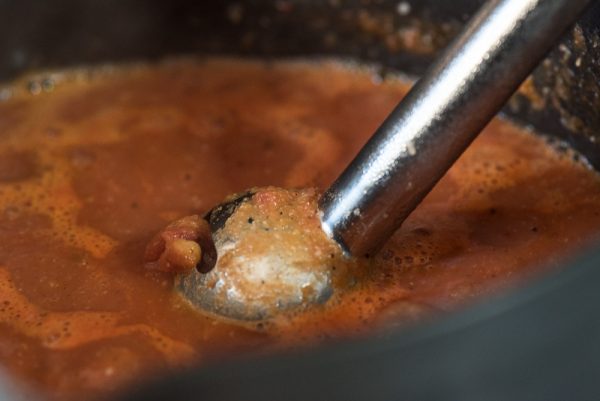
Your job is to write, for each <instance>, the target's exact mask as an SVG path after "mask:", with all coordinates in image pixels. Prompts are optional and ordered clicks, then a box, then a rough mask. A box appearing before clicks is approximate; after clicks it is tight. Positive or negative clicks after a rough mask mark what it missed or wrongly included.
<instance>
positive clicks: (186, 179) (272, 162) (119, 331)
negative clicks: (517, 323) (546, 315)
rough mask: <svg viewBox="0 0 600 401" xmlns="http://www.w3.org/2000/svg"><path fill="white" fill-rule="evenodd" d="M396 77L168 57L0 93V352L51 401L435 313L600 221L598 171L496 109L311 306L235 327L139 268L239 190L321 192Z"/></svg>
mask: <svg viewBox="0 0 600 401" xmlns="http://www.w3.org/2000/svg"><path fill="white" fill-rule="evenodd" d="M406 90H407V84H406V83H404V82H402V81H401V80H399V79H395V78H389V79H385V80H381V79H379V78H378V77H377V76H376V74H374V73H373V71H370V70H368V69H365V68H358V67H352V68H350V67H348V66H347V65H344V64H341V63H336V62H331V61H323V62H318V63H317V62H315V63H308V62H300V61H280V62H274V63H266V62H260V61H242V60H228V59H208V60H195V61H194V60H180V61H171V62H164V63H161V64H159V65H154V66H130V67H123V68H101V69H94V70H85V71H74V72H69V73H53V74H45V75H43V76H41V77H40V76H36V77H29V78H27V79H24V80H21V81H18V82H15V83H14V84H11V86H9V87H6V89H4V90H3V91H0V95H2V99H3V100H2V101H0V360H1V361H2V364H3V365H4V366H5V368H6V369H7V370H8V371H9V372H10V374H11V375H12V377H16V378H19V379H20V380H21V381H23V382H25V383H28V384H30V385H32V386H33V388H36V389H37V390H38V391H40V392H41V393H42V394H43V395H44V396H45V397H47V398H49V399H64V400H66V399H83V398H85V399H89V398H90V397H92V395H97V396H106V395H107V394H110V393H111V392H113V391H114V390H116V389H121V388H123V386H124V385H125V384H126V383H130V382H132V381H134V380H137V379H139V378H140V377H142V376H144V375H145V374H149V373H151V372H159V371H161V370H167V369H174V368H177V367H180V366H183V365H186V364H188V363H192V362H196V361H201V362H202V361H210V360H211V359H214V358H225V357H231V356H235V355H238V354H240V353H243V352H249V351H250V350H253V352H256V350H259V351H260V352H263V351H264V352H267V351H269V352H270V351H272V350H274V349H283V348H289V347H294V346H307V345H309V344H313V343H316V342H319V341H323V340H324V339H330V338H336V337H348V336H356V335H363V334H365V333H371V332H373V330H377V328H381V329H383V328H386V327H388V326H393V325H402V324H406V323H408V322H412V321H414V320H418V319H422V318H427V317H429V316H434V315H436V314H440V313H444V312H445V311H449V310H452V309H454V308H456V307H458V306H460V305H463V304H465V303H467V302H469V301H471V300H473V299H477V298H480V297H482V296H484V295H486V294H490V293H492V292H495V291H497V290H499V289H502V288H505V287H508V286H511V285H514V284H515V283H518V282H519V281H520V280H522V279H525V278H527V277H531V276H532V275H535V273H537V272H540V271H542V270H545V269H546V270H547V269H549V268H552V266H556V265H557V264H558V262H560V261H561V260H562V259H563V258H565V257H566V256H568V255H569V254H571V253H572V252H574V251H576V250H578V249H580V248H581V247H582V246H584V245H585V244H586V243H588V242H589V241H590V240H591V239H592V238H593V237H594V236H595V235H596V234H597V233H598V232H599V231H600V180H599V178H598V176H597V175H596V174H595V173H594V172H592V171H591V170H590V169H588V168H587V167H586V166H584V165H583V164H582V163H578V162H575V161H574V155H573V154H572V153H570V152H565V151H558V150H556V146H551V145H550V144H548V143H547V141H545V140H544V139H542V138H541V137H537V136H534V135H532V134H531V133H529V132H527V131H525V130H523V129H520V128H517V127H515V126H514V125H511V124H510V123H508V122H505V121H501V120H495V121H493V122H492V123H491V124H490V125H489V126H488V128H486V130H485V132H484V133H483V134H482V135H481V136H480V137H479V138H478V139H477V140H476V141H475V142H474V144H473V145H472V146H471V147H470V148H469V150H468V151H467V152H466V153H465V154H464V155H463V156H462V157H461V159H460V160H459V162H458V163H457V164H456V165H455V166H454V167H453V168H452V169H451V170H450V172H449V173H448V174H447V175H446V176H445V177H444V178H443V179H442V181H441V182H440V183H439V184H438V185H437V186H436V188H435V189H434V190H433V192H432V193H431V194H430V195H429V196H428V197H427V198H426V199H425V201H424V202H423V204H422V205H420V206H419V208H418V209H417V210H416V211H415V212H414V213H413V214H412V215H411V216H410V218H409V219H408V220H407V221H406V222H405V224H404V225H403V226H402V228H401V229H400V230H399V231H398V232H397V233H396V234H395V235H394V237H393V238H392V239H391V240H390V241H389V243H388V244H387V246H386V247H385V248H384V249H383V250H382V251H381V252H380V253H379V254H378V255H377V256H376V257H375V258H373V259H372V260H371V261H369V262H368V263H366V264H365V266H363V268H364V277H362V278H361V280H360V281H359V282H357V283H356V284H354V285H353V286H350V287H349V288H348V289H347V290H346V291H344V292H343V293H340V294H337V295H336V296H334V297H333V298H332V299H331V300H329V301H328V302H327V303H326V304H325V305H324V306H319V307H315V308H312V309H310V310H307V311H304V312H301V313H295V314H293V315H282V316H278V317H276V318H274V319H271V320H268V321H264V322H258V323H257V322H254V323H251V324H250V323H247V324H240V323H238V322H233V321H227V320H225V319H219V318H215V317H212V316H208V315H203V314H202V313H200V312H198V311H196V310H194V309H193V308H192V307H191V306H190V305H189V304H188V303H187V302H186V301H185V300H183V299H182V298H180V297H179V296H178V295H177V293H175V292H174V291H173V277H172V276H171V275H169V274H167V273H161V272H158V271H150V270H148V269H145V268H144V263H143V255H144V248H145V246H146V244H147V243H148V241H149V240H150V238H152V236H153V235H154V234H155V233H156V232H158V231H159V230H160V229H161V228H162V227H164V226H165V225H166V224H167V223H168V222H170V221H172V220H174V219H176V218H180V217H182V216H186V215H190V214H194V213H203V212H205V211H207V210H208V209H210V208H211V207H212V206H213V205H214V204H216V203H218V202H219V201H220V200H222V199H223V198H224V197H225V196H226V195H227V194H230V193H233V192H239V191H242V190H244V189H246V188H249V187H254V186H266V185H276V186H280V187H288V188H290V187H307V186H316V187H320V188H322V189H323V188H325V187H326V186H327V185H328V184H329V183H330V182H331V181H332V180H333V179H334V178H335V177H336V175H337V174H338V173H339V172H341V170H342V169H343V168H344V167H345V165H346V164H347V163H348V162H349V161H350V160H351V158H352V157H353V155H354V154H355V153H356V151H357V150H358V149H359V148H360V146H361V145H362V144H363V143H364V142H365V141H366V139H367V138H368V136H369V135H370V134H371V133H372V132H373V131H374V130H375V128H376V127H377V126H378V124H379V122H380V121H382V119H383V118H384V117H385V116H386V114H387V113H388V112H389V111H390V110H391V109H392V108H393V106H394V105H395V104H396V103H397V102H398V101H399V100H400V99H401V98H402V96H403V94H404V93H405V92H406Z"/></svg>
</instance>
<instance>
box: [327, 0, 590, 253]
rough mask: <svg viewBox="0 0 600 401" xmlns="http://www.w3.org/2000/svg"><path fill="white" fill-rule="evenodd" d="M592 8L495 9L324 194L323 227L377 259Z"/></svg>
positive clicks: (560, 2)
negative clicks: (572, 25) (571, 27)
mask: <svg viewBox="0 0 600 401" xmlns="http://www.w3.org/2000/svg"><path fill="white" fill-rule="evenodd" d="M589 3H591V1H590V0H491V1H488V2H487V3H486V4H485V5H484V6H483V7H482V9H481V10H480V11H479V12H478V13H477V14H476V15H475V16H474V17H473V18H472V20H471V21H470V22H469V23H468V24H467V26H466V27H465V29H464V30H463V32H462V33H461V34H460V35H459V36H458V37H457V38H456V39H455V40H454V41H453V42H452V44H451V45H450V46H449V47H448V48H447V49H446V50H445V51H444V52H443V54H442V55H441V56H440V58H439V59H438V60H437V61H436V63H434V65H433V66H432V67H431V68H430V69H429V70H428V71H427V73H426V74H425V75H424V76H423V77H422V78H421V80H419V81H418V82H417V83H416V84H415V86H414V87H413V88H412V89H411V91H410V92H409V93H408V95H407V96H406V97H405V98H404V99H403V100H402V102H401V103H400V104H399V105H398V106H397V107H396V109H394V111H393V112H392V113H391V114H390V115H389V116H388V118H387V119H386V120H385V121H384V122H383V124H382V125H381V126H380V127H379V129H378V130H377V131H376V132H375V134H374V135H373V137H371V139H370V140H369V142H368V143H367V144H366V145H365V146H364V147H363V149H362V150H361V151H360V153H359V154H358V155H357V156H356V158H355V159H354V160H353V161H352V163H351V164H350V165H349V166H348V167H347V168H346V170H345V171H344V172H343V173H342V175H341V176H340V177H339V178H338V179H337V180H336V181H335V182H334V183H333V185H332V186H331V187H330V188H329V189H328V190H327V191H326V192H325V194H324V195H323V196H322V198H321V200H320V208H321V213H322V217H321V222H322V225H323V229H324V230H325V231H326V232H327V233H328V234H329V235H330V236H331V237H333V238H334V239H335V240H336V241H337V242H338V243H339V244H340V245H341V246H342V247H343V248H345V249H346V251H348V252H349V253H351V254H353V255H358V256H362V255H365V254H370V253H373V252H375V251H376V250H377V249H378V248H379V247H380V246H381V245H382V244H383V243H384V242H385V241H386V240H387V239H388V238H389V237H390V236H391V235H392V234H393V232H394V231H395V230H396V229H397V228H398V227H399V226H400V224H401V223H402V222H403V221H404V219H406V217H407V216H408V215H409V214H410V213H411V212H412V211H413V209H415V207H416V206H417V205H418V204H419V203H420V202H421V200H422V199H423V198H424V197H425V195H426V194H427V193H428V192H429V191H430V190H431V189H432V188H433V186H434V185H435V184H436V182H437V181H438V180H439V179H440V178H441V177H442V176H443V175H444V173H445V172H446V171H447V170H448V169H449V168H450V166H451V165H452V164H453V163H454V162H455V161H456V159H457V158H458V157H459V156H460V155H461V154H462V152H463V151H464V150H465V149H466V148H467V147H468V146H469V144H470V143H471V141H472V140H473V139H474V138H475V137H476V136H477V134H478V133H479V132H480V131H481V130H482V129H483V127H484V126H485V125H486V124H487V123H488V122H489V121H490V120H491V119H492V117H493V116H494V115H495V114H496V113H497V112H498V110H499V109H500V108H501V107H502V105H503V104H504V103H505V102H506V101H507V100H508V98H509V97H510V96H511V94H512V93H513V92H514V91H515V90H516V89H517V88H518V86H519V84H520V83H521V82H522V81H523V80H524V79H525V78H526V77H527V75H528V74H529V73H530V72H531V71H532V70H533V68H534V67H535V66H536V65H537V64H538V62H539V61H540V60H541V59H542V58H543V57H544V55H545V54H546V53H547V52H548V50H549V49H550V48H551V47H552V45H553V44H554V43H555V42H556V41H557V39H558V38H559V37H560V35H561V34H562V33H563V32H564V31H565V30H566V28H568V27H569V26H570V25H571V24H572V23H573V22H574V21H575V20H576V18H577V17H578V16H579V14H580V13H581V12H582V11H583V10H584V9H585V7H586V6H587V5H588V4H589Z"/></svg>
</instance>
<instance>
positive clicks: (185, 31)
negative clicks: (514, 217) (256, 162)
mask: <svg viewBox="0 0 600 401" xmlns="http://www.w3.org/2000/svg"><path fill="white" fill-rule="evenodd" d="M480 4H481V1H477V0H454V1H444V0H438V1H436V0H421V1H417V0H406V1H398V0H392V1H390V0H246V1H242V0H237V1H230V0H221V1H185V0H170V1H163V0H144V1H142V0H103V1H94V0H52V1H50V0H5V1H0V54H1V55H2V57H0V81H7V80H10V79H12V78H14V77H16V76H18V75H19V74H22V73H23V72H26V71H30V70H32V69H45V68H61V67H67V66H74V65H87V64H93V63H106V62H120V61H129V60H136V61H138V60H154V59H160V58H163V57H166V56H172V55H181V54H186V55H187V54H235V55H243V56H245V55H248V56H260V57H266V58H269V57H280V56H302V57H305V56H306V57H311V56H321V55H327V56H339V57H344V58H352V59H357V60H360V61H366V62H371V63H377V65H379V66H380V67H379V68H380V71H381V74H385V73H386V71H389V70H394V71H397V70H399V71H402V72H404V73H406V74H408V75H409V76H414V77H416V76H418V75H419V74H420V73H421V72H422V71H423V70H424V68H425V67H426V66H427V65H428V63H429V62H431V60H432V58H433V57H434V56H435V53H436V52H437V51H438V50H439V49H440V48H442V47H443V46H444V45H445V44H446V43H447V42H448V41H449V40H450V39H451V38H452V37H453V36H454V35H455V34H456V33H457V32H458V30H459V29H460V27H461V26H462V24H463V23H464V22H465V21H466V20H467V19H468V17H469V16H470V15H471V14H472V13H473V12H474V11H475V10H476V9H477V8H478V7H479V6H480ZM504 113H505V115H506V116H507V117H508V118H511V119H514V120H516V121H518V122H520V123H522V124H529V125H531V126H533V127H534V128H535V129H536V130H537V131H539V132H542V133H544V134H545V135H547V136H548V137H549V138H552V139H553V140H555V141H557V143H559V144H562V146H565V147H566V146H571V147H573V148H575V149H576V150H577V151H579V152H580V153H581V154H582V155H583V156H584V157H585V158H586V159H587V160H588V161H589V162H590V164H591V165H592V166H593V167H594V168H596V169H600V4H595V5H593V6H592V7H591V8H590V9H589V10H588V11H587V12H586V14H585V15H584V16H583V18H582V19H581V21H580V22H579V23H578V24H577V25H576V26H575V27H574V29H573V30H571V31H570V32H568V33H567V34H566V36H565V38H564V39H563V41H562V43H561V44H560V45H559V46H557V48H556V49H555V50H554V51H553V52H552V53H551V54H550V55H549V56H548V58H547V59H546V60H545V61H544V62H543V63H542V64H541V65H540V67H539V68H538V69H537V70H536V71H535V73H534V74H533V76H532V78H531V79H529V80H528V82H527V84H526V85H524V87H523V88H522V90H521V91H520V92H519V93H517V94H516V95H515V96H514V97H513V98H512V99H511V101H510V102H509V103H508V105H507V107H506V108H505V110H504ZM0 118H1V117H0ZM599 212H600V211H599ZM599 376H600V250H595V249H589V250H588V251H587V252H584V253H583V254H581V255H579V257H577V258H575V259H574V260H572V261H571V262H569V263H568V266H565V268H564V269H560V271H557V272H555V273H551V274H548V275H546V276H544V277H542V278H540V279H539V280H535V282H532V283H530V284H528V285H525V286H521V287H520V288H518V289H515V290H512V291H509V292H507V293H504V294H502V295H499V296H496V297H494V298H493V299H488V300H485V301H482V302H480V303H478V304H476V305H474V306H471V307H468V308H465V309H463V310H461V311H459V312H455V313H452V314H449V315H447V316H444V317H440V318H438V319H436V320H435V321H431V322H426V323H422V324H419V325H416V326H413V327H409V328H405V329H403V330H401V331H396V332H394V331H393V332H388V333H386V334H385V335H382V334H378V335H374V336H372V337H370V338H363V339H355V340H346V341H343V342H337V343H332V344H324V345H322V346H319V347H316V348H313V349H310V350H303V351H302V352H301V353H299V352H297V353H293V352H292V353H286V354H278V355H273V356H268V357H265V356H262V357H260V358H259V357H245V358H243V359H238V360H235V361H230V362H227V363H221V364H217V363H213V364H210V365H206V366H201V367H197V368H192V369H189V370H186V371H183V372H178V373H176V374H171V375H170V376H169V377H160V378H157V377H155V378H152V380H151V382H149V381H146V382H144V383H143V385H140V386H138V387H136V388H135V389H132V390H131V391H129V392H127V393H125V394H123V395H122V397H123V399H124V400H166V399H168V400H192V399H202V400H212V399H214V400H237V399H240V400H242V399H243V400H307V399H312V400H327V401H335V400H402V399H407V400H439V399H445V400H457V399H460V400H488V401H489V400H506V399H527V400H544V401H546V400H577V399H581V400H591V399H599V398H600V389H599V388H598V383H597V382H598V378H599ZM0 390H1V391H3V392H4V391H5V390H3V389H0ZM6 391H7V390H6ZM0 396H1V394H0ZM13 396H15V394H14V393H13ZM16 396H17V397H18V394H17V395H16ZM6 397H8V393H6Z"/></svg>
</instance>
